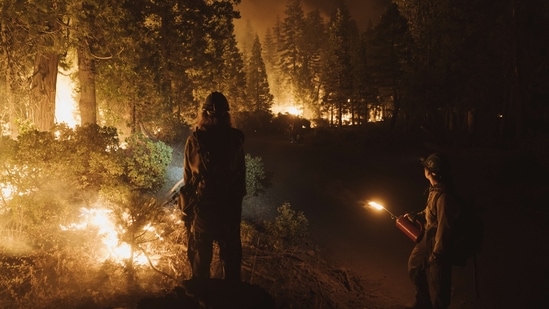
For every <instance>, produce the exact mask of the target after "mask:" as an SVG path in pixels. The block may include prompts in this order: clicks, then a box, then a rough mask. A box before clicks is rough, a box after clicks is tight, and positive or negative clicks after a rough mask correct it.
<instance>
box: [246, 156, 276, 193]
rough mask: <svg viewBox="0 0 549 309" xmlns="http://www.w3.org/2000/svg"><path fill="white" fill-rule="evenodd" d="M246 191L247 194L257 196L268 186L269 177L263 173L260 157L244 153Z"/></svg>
mask: <svg viewBox="0 0 549 309" xmlns="http://www.w3.org/2000/svg"><path fill="white" fill-rule="evenodd" d="M245 160H246V191H247V192H248V196H257V195H258V194H260V193H263V192H264V190H265V189H266V188H268V187H269V186H270V179H269V177H268V175H267V173H265V169H264V166H263V160H262V159H261V157H252V156H251V155H250V154H248V153H247V154H246V156H245Z"/></svg>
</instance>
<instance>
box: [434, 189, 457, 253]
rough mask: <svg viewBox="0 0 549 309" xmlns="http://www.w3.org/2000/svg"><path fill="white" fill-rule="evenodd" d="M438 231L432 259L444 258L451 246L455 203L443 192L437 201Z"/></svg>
mask: <svg viewBox="0 0 549 309" xmlns="http://www.w3.org/2000/svg"><path fill="white" fill-rule="evenodd" d="M436 213H437V231H436V234H435V239H434V244H433V254H432V256H431V259H437V258H443V257H445V255H446V253H447V252H448V250H449V248H450V241H451V239H452V237H451V233H452V225H453V221H454V217H455V205H454V202H453V201H452V199H451V197H450V196H449V195H448V194H447V193H442V194H441V195H440V196H439V198H438V199H437V201H436Z"/></svg>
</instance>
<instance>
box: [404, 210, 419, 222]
mask: <svg viewBox="0 0 549 309" xmlns="http://www.w3.org/2000/svg"><path fill="white" fill-rule="evenodd" d="M404 217H406V218H408V220H410V221H412V222H414V221H416V218H417V213H415V212H409V213H406V214H405V215H404Z"/></svg>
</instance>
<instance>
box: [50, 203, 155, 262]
mask: <svg viewBox="0 0 549 309" xmlns="http://www.w3.org/2000/svg"><path fill="white" fill-rule="evenodd" d="M124 217H129V215H128V216H124ZM60 228H61V230H63V231H82V230H88V229H95V230H96V231H97V236H98V237H99V238H100V239H101V248H100V250H99V251H98V252H96V254H97V257H98V260H99V261H106V260H113V261H115V262H117V263H119V264H124V263H125V261H127V260H128V259H131V258H132V256H133V264H134V265H146V264H148V263H149V261H148V259H147V257H146V256H145V254H143V252H140V251H135V250H133V252H132V247H131V245H130V244H128V243H126V242H124V241H122V240H121V239H120V233H119V231H117V226H116V224H115V221H114V218H113V217H112V211H111V210H109V209H106V208H85V207H83V208H81V210H80V221H79V222H74V223H71V224H69V225H67V226H65V225H61V226H60ZM118 228H119V229H120V227H118ZM143 230H144V231H146V232H151V233H153V234H154V235H155V237H157V239H161V237H160V235H159V234H158V233H156V230H155V228H154V227H153V226H152V225H151V224H150V223H149V224H147V225H146V226H145V227H144V228H143ZM149 259H150V260H151V263H152V264H153V265H156V264H157V262H158V260H159V257H158V256H149Z"/></svg>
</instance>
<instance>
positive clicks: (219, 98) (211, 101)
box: [202, 91, 229, 114]
mask: <svg viewBox="0 0 549 309" xmlns="http://www.w3.org/2000/svg"><path fill="white" fill-rule="evenodd" d="M202 110H204V111H207V112H210V113H214V114H219V113H224V112H227V111H229V101H227V98H226V97H225V96H224V95H223V94H222V93H221V92H217V91H214V92H212V93H210V94H209V95H208V97H206V101H204V105H202Z"/></svg>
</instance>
